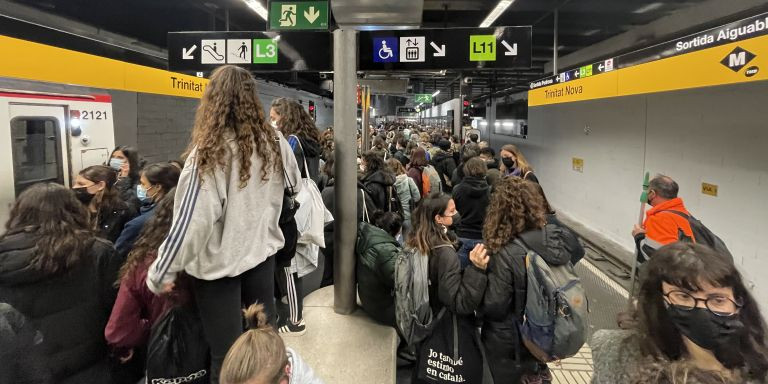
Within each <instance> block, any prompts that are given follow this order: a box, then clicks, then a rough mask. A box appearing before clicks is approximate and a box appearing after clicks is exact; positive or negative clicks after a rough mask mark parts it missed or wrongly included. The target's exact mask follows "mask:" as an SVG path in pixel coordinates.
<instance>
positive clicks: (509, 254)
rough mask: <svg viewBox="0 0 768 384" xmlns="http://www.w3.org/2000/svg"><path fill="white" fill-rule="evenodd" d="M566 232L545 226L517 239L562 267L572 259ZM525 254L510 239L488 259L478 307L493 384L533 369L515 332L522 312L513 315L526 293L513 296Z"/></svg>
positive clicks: (522, 277) (523, 277)
mask: <svg viewBox="0 0 768 384" xmlns="http://www.w3.org/2000/svg"><path fill="white" fill-rule="evenodd" d="M566 232H567V230H564V229H563V228H561V227H558V226H557V225H552V224H547V225H546V226H545V227H544V229H537V230H533V231H528V232H524V233H522V234H521V235H520V239H521V240H522V241H523V242H524V243H525V244H526V246H527V247H528V248H530V249H531V250H533V251H535V252H536V253H538V254H539V255H541V257H542V258H544V260H546V261H547V263H550V264H552V265H562V264H565V263H568V262H569V261H570V260H571V258H572V255H571V253H570V250H569V246H568V240H567V236H568V235H567V234H566ZM525 254H526V252H525V250H524V249H523V248H521V247H519V246H518V245H517V244H515V243H513V242H512V240H511V239H510V241H509V243H507V245H505V246H504V247H503V248H502V249H501V250H500V251H499V252H495V253H493V254H492V255H491V256H490V263H489V265H488V288H487V289H486V291H485V296H484V297H483V304H482V307H481V312H482V313H483V316H484V317H483V320H484V321H483V331H482V340H483V342H484V344H485V346H486V351H487V353H488V362H489V366H490V368H491V373H492V374H493V377H494V378H495V380H496V382H499V380H500V379H499V378H505V379H503V380H502V381H501V382H507V381H505V380H507V378H516V377H519V375H520V374H521V373H525V372H533V371H534V370H535V369H536V366H537V361H536V359H535V358H534V357H533V356H532V355H531V354H530V353H529V352H528V350H527V349H526V348H525V346H523V345H522V341H521V340H520V336H519V333H518V324H519V323H520V322H521V320H520V319H521V318H522V311H520V312H517V311H516V306H517V304H518V302H517V301H518V300H521V299H522V300H525V298H526V292H525V291H524V290H520V291H519V292H517V294H516V292H515V282H516V281H517V282H519V281H523V282H525V281H526V272H525V265H524V259H525ZM523 284H525V283H523ZM522 306H524V304H523V305H522ZM516 353H519V355H520V361H521V364H522V366H518V365H516V362H515V361H516V359H515V356H516Z"/></svg>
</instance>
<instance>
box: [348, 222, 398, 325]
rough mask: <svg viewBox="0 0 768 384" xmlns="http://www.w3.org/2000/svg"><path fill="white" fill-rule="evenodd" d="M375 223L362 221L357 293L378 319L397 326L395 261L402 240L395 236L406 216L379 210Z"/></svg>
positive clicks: (373, 316)
mask: <svg viewBox="0 0 768 384" xmlns="http://www.w3.org/2000/svg"><path fill="white" fill-rule="evenodd" d="M372 220H373V222H374V225H371V224H368V223H366V222H360V223H359V224H358V231H357V243H356V245H355V254H356V255H357V293H358V295H359V296H360V304H361V306H362V307H363V310H364V311H365V312H366V313H367V314H368V315H369V316H371V318H373V319H374V320H376V321H378V322H380V323H382V324H385V325H389V326H392V327H394V326H395V297H394V288H395V261H396V260H397V254H398V252H399V251H400V243H398V242H397V240H396V239H395V238H396V237H397V236H398V235H399V234H400V232H401V230H402V224H403V219H402V218H401V217H400V215H399V214H397V213H394V212H381V211H379V212H377V213H375V214H374V215H373V217H372Z"/></svg>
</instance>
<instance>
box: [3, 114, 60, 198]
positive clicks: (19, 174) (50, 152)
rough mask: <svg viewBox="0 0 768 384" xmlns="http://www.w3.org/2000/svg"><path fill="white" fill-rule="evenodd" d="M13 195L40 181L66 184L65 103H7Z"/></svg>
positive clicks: (15, 195)
mask: <svg viewBox="0 0 768 384" xmlns="http://www.w3.org/2000/svg"><path fill="white" fill-rule="evenodd" d="M8 106H9V115H8V116H9V123H10V132H9V133H6V135H8V134H10V139H11V156H12V158H13V161H12V167H13V182H12V183H3V184H4V185H13V189H14V197H17V196H18V195H19V194H20V193H21V192H22V191H24V190H25V189H26V188H28V187H29V186H31V185H32V184H35V183H39V182H54V183H59V184H63V185H65V186H69V184H70V180H69V178H70V173H69V149H68V148H69V145H68V142H67V132H66V124H65V116H66V113H65V112H66V111H65V108H64V106H55V105H31V104H13V103H11V104H9V105H8Z"/></svg>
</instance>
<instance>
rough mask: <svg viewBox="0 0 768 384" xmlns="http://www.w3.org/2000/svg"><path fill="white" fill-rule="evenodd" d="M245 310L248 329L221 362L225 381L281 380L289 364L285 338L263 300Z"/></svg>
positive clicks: (226, 383) (230, 383)
mask: <svg viewBox="0 0 768 384" xmlns="http://www.w3.org/2000/svg"><path fill="white" fill-rule="evenodd" d="M244 312H245V321H246V323H247V325H248V330H247V331H246V332H245V333H243V334H242V335H240V337H238V338H237V340H236V341H235V343H234V344H233V345H232V347H231V348H230V349H229V352H227V356H226V357H225V358H224V363H223V364H222V366H221V378H220V380H221V383H222V384H245V383H247V382H249V381H251V380H257V381H258V382H260V383H270V384H271V383H279V382H280V380H282V379H283V378H285V375H286V374H285V366H286V365H288V355H287V353H286V350H285V344H284V343H283V339H282V338H281V337H280V336H279V335H278V334H277V333H276V332H275V330H274V329H273V328H272V326H271V325H269V322H268V320H267V314H266V313H265V312H264V305H263V304H253V305H251V306H250V307H248V309H246V310H245V311H244Z"/></svg>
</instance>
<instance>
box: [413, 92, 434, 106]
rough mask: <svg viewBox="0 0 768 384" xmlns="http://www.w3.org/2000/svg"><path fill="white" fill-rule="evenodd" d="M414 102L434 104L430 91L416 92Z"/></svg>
mask: <svg viewBox="0 0 768 384" xmlns="http://www.w3.org/2000/svg"><path fill="white" fill-rule="evenodd" d="M413 102H414V103H424V104H432V95H430V94H429V93H416V94H414V95H413Z"/></svg>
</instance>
